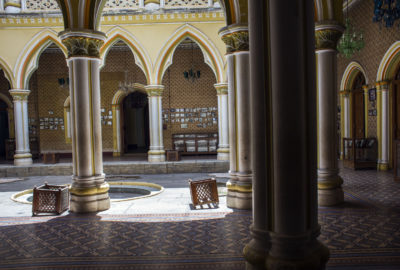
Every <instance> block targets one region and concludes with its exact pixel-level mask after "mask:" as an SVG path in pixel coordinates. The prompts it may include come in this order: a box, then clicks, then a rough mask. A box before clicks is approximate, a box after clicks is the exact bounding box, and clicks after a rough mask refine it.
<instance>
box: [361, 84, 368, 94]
mask: <svg viewBox="0 0 400 270" xmlns="http://www.w3.org/2000/svg"><path fill="white" fill-rule="evenodd" d="M362 88H363V90H364V93H368V90H369V89H368V85H367V84H365V85H363V86H362Z"/></svg>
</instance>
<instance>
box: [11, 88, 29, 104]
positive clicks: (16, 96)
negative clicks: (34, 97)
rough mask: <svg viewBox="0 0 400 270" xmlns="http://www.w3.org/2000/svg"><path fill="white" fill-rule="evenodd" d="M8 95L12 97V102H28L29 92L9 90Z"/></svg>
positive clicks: (25, 90)
mask: <svg viewBox="0 0 400 270" xmlns="http://www.w3.org/2000/svg"><path fill="white" fill-rule="evenodd" d="M9 93H10V95H11V96H12V97H13V100H14V101H25V100H28V96H29V94H30V93H31V91H30V90H27V89H11V90H9Z"/></svg>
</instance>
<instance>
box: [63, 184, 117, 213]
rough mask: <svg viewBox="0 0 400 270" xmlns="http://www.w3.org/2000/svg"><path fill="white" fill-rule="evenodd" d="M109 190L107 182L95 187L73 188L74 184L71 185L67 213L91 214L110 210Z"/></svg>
mask: <svg viewBox="0 0 400 270" xmlns="http://www.w3.org/2000/svg"><path fill="white" fill-rule="evenodd" d="M109 188H110V186H109V185H108V183H107V182H103V183H102V184H100V185H97V186H95V187H74V184H72V187H71V188H70V193H71V201H70V210H69V211H71V212H75V213H92V212H99V211H105V210H108V209H109V208H110V196H109V195H108V190H109Z"/></svg>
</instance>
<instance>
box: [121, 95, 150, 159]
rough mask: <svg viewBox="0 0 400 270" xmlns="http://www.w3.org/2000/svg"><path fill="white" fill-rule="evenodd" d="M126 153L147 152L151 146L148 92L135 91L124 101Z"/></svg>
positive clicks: (123, 124) (123, 139) (124, 141)
mask: <svg viewBox="0 0 400 270" xmlns="http://www.w3.org/2000/svg"><path fill="white" fill-rule="evenodd" d="M122 109H123V114H122V116H123V117H122V119H121V120H122V125H121V126H122V132H121V133H122V134H123V136H122V137H123V138H122V142H123V145H124V147H123V149H124V153H147V152H148V151H149V148H150V131H149V104H148V98H147V95H146V94H143V93H140V92H133V93H131V94H129V95H128V96H126V97H125V99H124V101H123V103H122Z"/></svg>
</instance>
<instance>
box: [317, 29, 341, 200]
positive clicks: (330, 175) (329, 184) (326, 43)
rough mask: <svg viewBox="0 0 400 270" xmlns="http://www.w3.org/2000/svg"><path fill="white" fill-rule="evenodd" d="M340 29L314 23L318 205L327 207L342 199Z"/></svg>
mask: <svg viewBox="0 0 400 270" xmlns="http://www.w3.org/2000/svg"><path fill="white" fill-rule="evenodd" d="M343 30H344V27H343V26H342V25H340V24H334V23H332V22H329V23H327V24H325V23H322V24H316V26H315V44H316V46H315V48H316V52H315V54H316V64H317V73H316V74H317V133H318V136H317V138H318V141H317V143H318V203H319V205H322V206H331V205H336V204H339V203H342V202H343V200H344V197H343V190H342V183H343V180H342V178H341V177H340V176H339V167H338V156H337V151H338V146H339V144H338V138H337V92H336V91H337V88H336V81H337V78H336V72H337V68H336V66H337V63H336V62H337V60H336V56H337V50H336V45H337V42H338V41H339V39H340V37H341V36H342V33H343Z"/></svg>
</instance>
